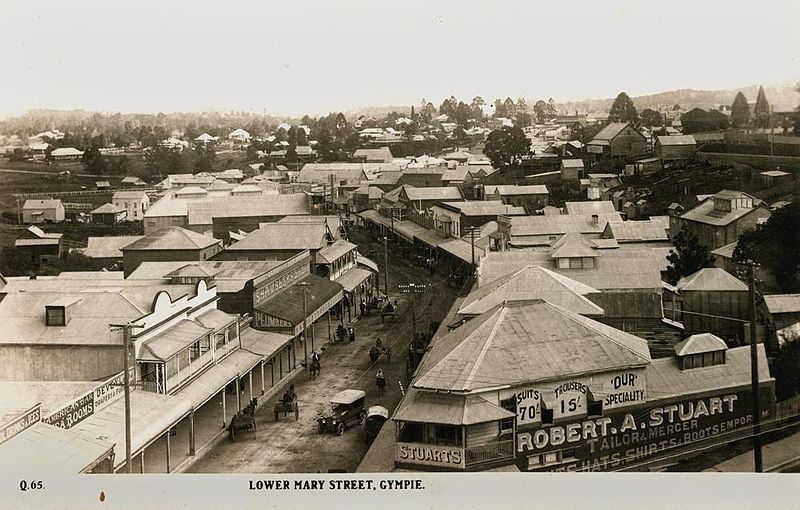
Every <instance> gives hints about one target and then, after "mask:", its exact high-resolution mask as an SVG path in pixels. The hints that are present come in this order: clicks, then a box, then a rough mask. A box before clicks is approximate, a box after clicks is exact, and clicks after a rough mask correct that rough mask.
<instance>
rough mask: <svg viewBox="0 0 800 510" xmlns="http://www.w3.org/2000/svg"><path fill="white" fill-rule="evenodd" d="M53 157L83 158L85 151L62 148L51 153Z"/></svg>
mask: <svg viewBox="0 0 800 510" xmlns="http://www.w3.org/2000/svg"><path fill="white" fill-rule="evenodd" d="M50 155H51V156H53V157H58V156H82V155H83V151H79V150H78V149H76V148H75V147H62V148H60V149H54V150H53V152H51V153H50Z"/></svg>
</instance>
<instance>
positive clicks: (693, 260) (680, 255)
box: [667, 227, 714, 285]
mask: <svg viewBox="0 0 800 510" xmlns="http://www.w3.org/2000/svg"><path fill="white" fill-rule="evenodd" d="M672 241H673V243H674V244H675V249H674V250H670V251H669V255H667V260H668V261H669V266H668V267H667V281H668V282H669V283H671V284H673V285H675V284H676V283H678V280H680V279H681V278H682V277H684V276H689V275H690V274H693V273H696V272H697V271H699V270H701V269H703V268H704V267H713V266H714V256H713V255H711V252H710V251H709V249H708V248H707V247H705V246H703V245H702V244H700V241H699V240H698V239H697V236H696V235H694V234H693V233H692V232H691V231H690V230H689V229H687V228H686V227H684V228H682V229H681V231H680V232H678V234H677V235H676V236H675V239H673V240H672Z"/></svg>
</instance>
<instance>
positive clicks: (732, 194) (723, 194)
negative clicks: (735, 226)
mask: <svg viewBox="0 0 800 510" xmlns="http://www.w3.org/2000/svg"><path fill="white" fill-rule="evenodd" d="M712 197H713V198H718V199H722V200H734V199H737V198H742V197H747V198H751V199H752V200H753V207H751V208H747V207H741V208H738V209H733V210H731V211H718V210H716V209H715V208H714V206H715V204H714V200H709V198H712ZM697 198H698V200H701V202H700V203H699V204H698V205H697V206H695V207H694V208H692V209H690V210H688V211H686V212H685V213H683V214H682V215H681V219H683V220H689V221H696V222H698V223H705V224H708V225H715V226H724V225H729V224H730V223H733V222H734V221H737V220H739V219H740V218H742V217H743V216H746V215H747V214H749V213H751V212H753V211H755V210H756V209H757V208H758V207H759V206H761V205H762V204H763V203H764V202H763V201H761V200H760V199H758V198H754V197H752V196H751V195H748V194H747V193H744V192H741V191H731V190H722V191H720V192H719V193H715V194H714V195H698V196H697Z"/></svg>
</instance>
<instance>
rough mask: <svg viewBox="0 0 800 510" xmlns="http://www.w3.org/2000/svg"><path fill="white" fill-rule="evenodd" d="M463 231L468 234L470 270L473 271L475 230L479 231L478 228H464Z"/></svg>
mask: <svg viewBox="0 0 800 510" xmlns="http://www.w3.org/2000/svg"><path fill="white" fill-rule="evenodd" d="M464 230H466V231H467V232H469V239H470V245H471V247H472V268H473V270H474V268H475V230H480V228H479V227H468V228H465V229H464Z"/></svg>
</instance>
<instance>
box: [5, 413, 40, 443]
mask: <svg viewBox="0 0 800 510" xmlns="http://www.w3.org/2000/svg"><path fill="white" fill-rule="evenodd" d="M41 420H42V404H36V405H35V406H33V407H31V408H30V409H28V410H27V411H25V412H24V413H22V415H20V416H19V417H17V418H15V419H14V420H12V421H10V422H8V423H6V424H5V425H3V426H0V443H5V442H6V441H8V440H9V439H11V438H12V437H14V436H16V435H17V434H19V433H20V432H22V431H23V430H25V429H27V428H28V427H30V426H31V425H35V424H36V423H38V422H40V421H41Z"/></svg>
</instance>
